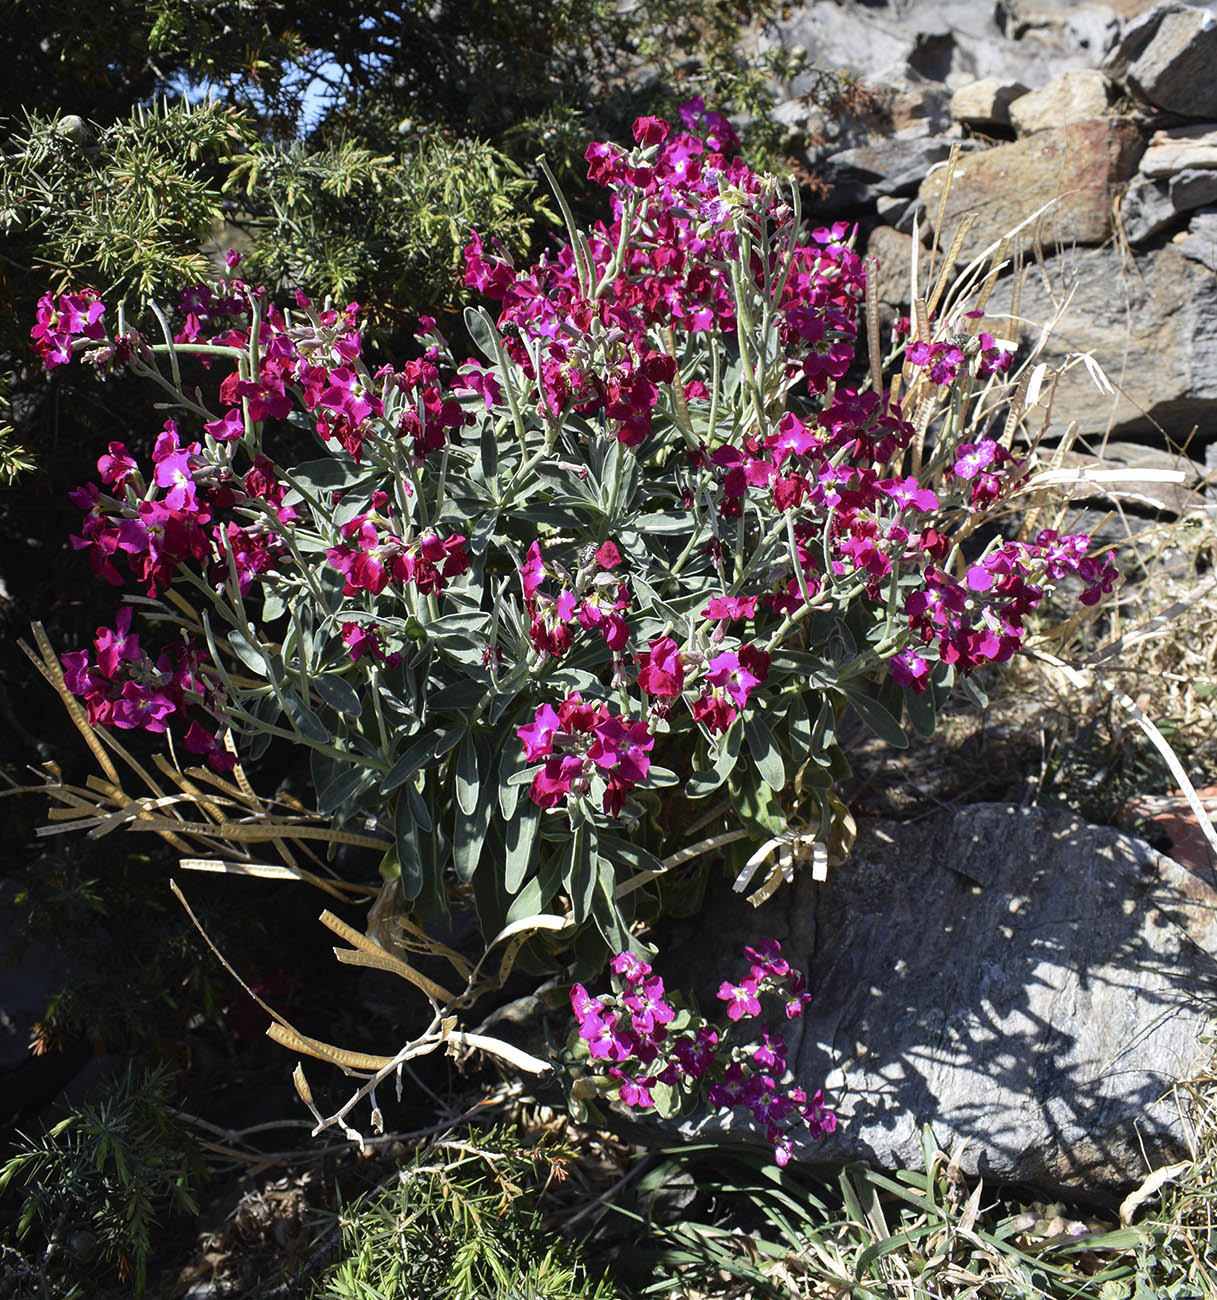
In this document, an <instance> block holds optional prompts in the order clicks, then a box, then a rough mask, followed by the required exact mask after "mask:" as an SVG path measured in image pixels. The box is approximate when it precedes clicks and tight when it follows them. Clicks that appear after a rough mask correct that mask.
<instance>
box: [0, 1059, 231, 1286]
mask: <svg viewBox="0 0 1217 1300" xmlns="http://www.w3.org/2000/svg"><path fill="white" fill-rule="evenodd" d="M205 1172H206V1169H205V1166H204V1165H203V1162H202V1158H201V1157H200V1155H199V1153H198V1151H197V1149H196V1148H195V1146H194V1145H193V1143H192V1142H191V1140H190V1138H189V1135H188V1134H187V1133H186V1132H185V1130H184V1129H182V1127H181V1126H180V1124H179V1123H178V1122H177V1120H176V1118H175V1116H174V1113H173V1110H172V1107H171V1104H170V1098H169V1079H168V1076H167V1074H166V1073H165V1071H164V1070H163V1069H161V1068H159V1067H158V1068H155V1069H152V1070H149V1071H147V1072H145V1073H142V1074H139V1075H137V1074H136V1073H134V1072H133V1071H132V1070H131V1069H130V1068H129V1067H128V1070H127V1072H126V1074H125V1075H123V1076H122V1077H120V1078H119V1079H117V1080H116V1081H115V1082H114V1083H113V1084H112V1085H111V1086H110V1088H109V1089H108V1090H107V1091H106V1092H105V1093H104V1094H103V1095H102V1097H101V1098H100V1099H99V1100H98V1101H95V1102H86V1103H84V1104H82V1105H81V1106H79V1107H77V1108H75V1109H73V1110H72V1111H71V1112H69V1114H68V1116H67V1117H66V1118H65V1119H62V1120H60V1121H59V1123H58V1124H56V1125H55V1126H54V1127H53V1128H51V1129H50V1130H48V1131H47V1132H46V1133H45V1134H43V1136H42V1137H40V1138H23V1139H22V1144H21V1146H20V1147H19V1149H18V1151H17V1154H16V1155H14V1156H13V1157H12V1158H11V1159H10V1160H9V1161H8V1163H7V1164H6V1165H5V1166H4V1168H3V1170H0V1192H2V1191H5V1190H7V1189H8V1187H9V1186H10V1184H12V1185H13V1186H15V1187H18V1188H20V1189H21V1190H22V1191H23V1192H24V1201H23V1203H22V1207H21V1215H20V1219H19V1221H18V1224H17V1228H16V1236H17V1240H18V1241H19V1242H21V1243H22V1245H23V1247H25V1249H24V1250H23V1252H22V1253H23V1254H25V1255H27V1257H29V1258H31V1259H32V1260H36V1261H37V1267H36V1268H35V1272H37V1273H39V1274H40V1275H41V1279H42V1286H43V1288H44V1289H43V1290H42V1291H40V1292H35V1293H34V1294H37V1295H45V1296H47V1297H50V1296H55V1297H56V1298H57V1300H70V1298H71V1297H77V1296H80V1297H83V1296H88V1295H93V1296H96V1295H97V1294H98V1289H97V1280H98V1279H97V1265H98V1263H99V1262H100V1263H104V1264H105V1265H107V1266H108V1268H109V1269H111V1270H113V1273H112V1276H113V1277H117V1279H118V1280H120V1281H122V1282H124V1283H128V1284H129V1286H130V1288H131V1289H132V1290H133V1291H134V1293H135V1294H136V1295H137V1296H138V1295H141V1294H142V1293H143V1290H144V1287H145V1285H146V1281H147V1273H148V1259H149V1256H150V1254H151V1251H152V1246H153V1242H152V1233H153V1230H154V1229H155V1227H156V1225H157V1222H158V1220H159V1219H160V1218H161V1217H162V1216H163V1215H164V1214H166V1213H188V1214H197V1213H198V1208H197V1206H196V1205H195V1202H194V1197H193V1194H192V1189H193V1187H194V1185H195V1184H196V1183H197V1182H198V1181H199V1180H200V1178H201V1177H202V1176H203V1175H204V1174H205Z"/></svg>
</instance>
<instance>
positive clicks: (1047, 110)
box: [1010, 68, 1108, 135]
mask: <svg viewBox="0 0 1217 1300" xmlns="http://www.w3.org/2000/svg"><path fill="white" fill-rule="evenodd" d="M1107 92H1108V83H1107V78H1106V77H1104V76H1103V74H1102V73H1101V72H1097V71H1095V69H1093V68H1070V69H1068V70H1066V71H1065V72H1060V73H1058V74H1057V75H1056V76H1055V77H1053V78H1052V80H1051V81H1050V82H1049V83H1048V84H1047V85H1046V86H1045V87H1044V88H1043V90H1033V91H1031V92H1029V93H1028V94H1026V95H1023V96H1022V97H1021V98H1019V99H1016V100H1015V101H1014V103H1013V104H1011V105H1010V122H1011V125H1012V126H1013V127H1014V129H1015V130H1016V131H1017V132H1018V133H1019V135H1031V134H1032V133H1033V132H1035V131H1048V130H1051V129H1053V128H1054V127H1060V126H1070V125H1072V124H1073V123H1074V122H1085V121H1087V120H1088V119H1090V118H1092V117H1103V116H1104V115H1105V114H1106V113H1107V104H1108V93H1107Z"/></svg>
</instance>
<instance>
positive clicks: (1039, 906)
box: [669, 804, 1217, 1191]
mask: <svg viewBox="0 0 1217 1300" xmlns="http://www.w3.org/2000/svg"><path fill="white" fill-rule="evenodd" d="M1212 880H1213V877H1212V873H1211V872H1204V873H1201V874H1193V873H1192V872H1190V871H1187V870H1185V869H1184V868H1182V867H1180V866H1179V865H1178V864H1177V863H1175V862H1173V861H1171V860H1170V859H1169V858H1164V857H1162V856H1161V855H1160V854H1158V853H1156V852H1155V851H1154V850H1153V849H1151V848H1150V847H1149V846H1148V845H1147V844H1145V843H1144V842H1143V841H1141V840H1138V839H1135V838H1133V837H1132V836H1129V835H1125V834H1123V833H1121V832H1119V831H1116V830H1112V829H1109V828H1104V827H1094V826H1088V825H1086V824H1084V823H1082V822H1080V821H1079V820H1077V819H1076V818H1075V817H1074V816H1073V815H1072V814H1070V813H1068V812H1059V811H1052V810H1048V809H1043V808H1015V807H1012V806H1009V805H1002V804H979V805H974V806H972V807H968V808H964V809H962V810H960V811H959V812H955V813H952V812H950V811H942V812H936V813H934V814H933V815H932V816H930V817H926V818H922V819H921V820H918V821H913V822H904V823H901V822H882V821H878V822H872V823H869V824H866V823H864V824H863V826H862V827H861V833H860V836H859V840H858V844H857V846H856V847H855V850H854V853H853V856H852V857H851V858H850V860H849V861H848V862H847V863H846V864H845V865H843V866H841V867H838V868H836V869H835V870H832V871H830V873H829V878H828V881H827V882H826V883H824V884H816V883H815V882H813V881H812V880H811V879H810V877H809V876H807V875H801V876H799V877H798V879H797V880H796V882H795V884H794V885H793V886H792V887H791V888H790V889H789V890H788V891H787V892H786V893H785V895H783V896H781V897H782V902H781V903H778V902H775V903H773V904H770V905H768V906H767V907H762V908H761V909H760V910H759V912H758V913H757V914H756V915H755V916H753V915H751V914H748V913H747V912H746V909H744V908H743V907H742V906H740V908H739V909H738V910H737V911H736V912H735V914H734V917H733V918H732V921H733V925H732V926H731V928H734V929H735V930H736V932H735V933H725V932H724V931H727V930H728V925H727V924H726V923H725V918H724V917H720V918H719V924H717V925H716V928H715V942H714V949H715V952H716V953H734V952H736V951H738V949H739V945H740V944H742V943H744V942H749V941H755V940H756V939H757V938H760V937H762V936H774V937H776V938H778V939H780V940H781V941H782V947H783V954H784V955H785V956H787V957H788V958H789V960H790V961H791V963H792V964H793V965H796V966H799V967H801V968H803V969H805V970H807V972H808V975H809V979H810V987H811V989H812V990H813V993H814V1000H813V1001H812V1003H811V1005H810V1006H809V1007H808V1008H807V1011H806V1013H805V1015H804V1019H803V1020H802V1022H791V1023H790V1024H789V1025H786V1026H784V1030H785V1033H786V1037H787V1042H788V1045H789V1048H790V1059H791V1061H792V1066H793V1069H794V1071H795V1074H796V1076H797V1080H798V1082H799V1083H801V1084H802V1086H804V1087H805V1088H807V1089H809V1090H814V1089H815V1088H818V1087H820V1086H821V1085H824V1086H825V1091H826V1093H827V1094H828V1096H829V1098H830V1100H831V1102H832V1103H833V1104H834V1105H835V1106H836V1108H837V1109H838V1111H839V1113H840V1115H841V1118H842V1123H841V1124H840V1126H839V1127H838V1129H837V1132H836V1133H835V1134H833V1135H832V1136H831V1137H829V1138H827V1139H826V1140H825V1141H823V1142H822V1143H807V1144H801V1145H799V1146H798V1147H796V1159H798V1160H802V1161H807V1162H814V1163H817V1164H818V1163H827V1162H832V1163H834V1164H835V1163H840V1162H844V1161H852V1160H864V1161H867V1162H869V1163H871V1164H877V1165H880V1166H883V1167H886V1168H889V1169H892V1168H920V1167H921V1166H922V1154H921V1145H920V1143H921V1129H922V1126H923V1125H925V1124H929V1125H930V1126H931V1127H932V1129H933V1132H934V1136H935V1138H936V1139H937V1141H938V1142H939V1144H940V1145H941V1146H942V1147H943V1148H944V1149H945V1150H947V1151H949V1152H952V1153H954V1154H956V1155H957V1156H958V1157H959V1158H960V1164H961V1167H962V1168H963V1169H964V1170H965V1171H966V1172H967V1173H968V1174H981V1175H984V1176H985V1177H987V1178H993V1179H996V1180H1001V1181H1020V1182H1021V1181H1028V1182H1033V1183H1036V1184H1039V1185H1041V1186H1049V1187H1053V1188H1063V1187H1075V1188H1076V1187H1082V1188H1085V1189H1086V1190H1087V1191H1094V1190H1096V1189H1097V1185H1098V1184H1109V1185H1110V1184H1121V1183H1128V1182H1131V1181H1133V1180H1137V1179H1139V1178H1140V1177H1142V1176H1143V1175H1144V1173H1145V1169H1146V1166H1145V1161H1146V1159H1148V1160H1149V1161H1150V1162H1151V1163H1152V1164H1159V1163H1165V1162H1167V1161H1170V1160H1178V1159H1180V1158H1183V1157H1186V1154H1187V1149H1186V1142H1185V1135H1184V1133H1183V1131H1182V1123H1181V1120H1180V1117H1179V1114H1178V1110H1177V1107H1176V1106H1175V1105H1174V1103H1173V1102H1172V1101H1171V1099H1170V1097H1169V1095H1167V1096H1166V1098H1165V1100H1164V1099H1163V1097H1164V1094H1169V1089H1170V1086H1171V1084H1172V1083H1173V1082H1174V1080H1175V1079H1177V1078H1178V1077H1180V1076H1181V1075H1183V1074H1185V1073H1186V1072H1187V1071H1188V1069H1189V1067H1190V1066H1191V1065H1192V1064H1193V1062H1194V1061H1195V1060H1196V1059H1197V1058H1198V1056H1199V1054H1200V1053H1201V1052H1202V1051H1203V1049H1202V1048H1201V1047H1199V1046H1198V1043H1197V1039H1198V1037H1199V1035H1200V1034H1202V1033H1204V1032H1205V1031H1206V1030H1207V1028H1208V1026H1209V1023H1210V1019H1209V1012H1208V1008H1207V1007H1206V1006H1205V1005H1204V1003H1203V1001H1202V999H1201V998H1198V997H1197V996H1196V990H1197V989H1203V988H1205V987H1211V985H1212V981H1213V978H1214V976H1217V960H1215V959H1214V957H1213V956H1212V954H1213V952H1214V946H1215V945H1217V891H1215V890H1214V888H1213V883H1212ZM669 951H670V952H672V953H673V964H674V965H675V964H676V963H677V962H679V961H680V960H681V953H680V951H679V947H677V948H676V949H673V948H672V947H671V946H669ZM706 955H707V949H706V939H705V929H704V922H703V926H702V927H701V928H699V929H698V931H697V933H696V934H690V936H689V938H688V939H687V947H686V949H685V951H684V954H683V959H684V960H685V961H687V962H689V963H691V964H692V965H693V967H694V968H695V969H700V970H701V971H702V972H703V973H704V975H705V976H706V977H707V986H709V983H710V980H711V979H712V980H718V979H722V978H735V974H734V970H733V968H730V969H729V963H728V964H724V965H722V966H721V967H720V966H718V965H716V966H715V969H714V971H713V972H710V971H709V970H708V969H707V962H706ZM673 982H674V981H673ZM713 996H714V995H713V990H712V989H711V990H710V991H709V992H708V997H709V999H710V1000H711V1002H712V1001H713ZM724 1128H725V1129H726V1130H727V1131H728V1132H730V1133H734V1134H738V1135H739V1136H740V1137H741V1139H742V1140H747V1138H748V1136H749V1135H750V1130H749V1129H748V1127H747V1125H746V1124H745V1122H744V1121H743V1120H742V1119H741V1117H740V1115H739V1114H738V1113H733V1114H732V1115H731V1116H730V1117H729V1118H728V1119H727V1120H726V1121H722V1120H718V1119H708V1120H704V1121H702V1122H701V1123H700V1124H690V1125H686V1126H685V1131H686V1133H687V1135H688V1136H689V1137H691V1138H695V1137H700V1136H702V1135H704V1134H707V1133H710V1132H715V1131H720V1132H721V1131H722V1130H723V1129H724ZM752 1140H754V1141H755V1140H756V1138H755V1137H753V1138H752Z"/></svg>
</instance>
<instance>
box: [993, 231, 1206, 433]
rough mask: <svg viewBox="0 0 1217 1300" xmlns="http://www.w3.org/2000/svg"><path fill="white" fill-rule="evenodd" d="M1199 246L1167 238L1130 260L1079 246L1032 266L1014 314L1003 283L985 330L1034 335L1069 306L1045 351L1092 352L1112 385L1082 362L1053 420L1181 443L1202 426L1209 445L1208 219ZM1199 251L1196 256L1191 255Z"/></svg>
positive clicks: (1059, 425)
mask: <svg viewBox="0 0 1217 1300" xmlns="http://www.w3.org/2000/svg"><path fill="white" fill-rule="evenodd" d="M1199 215H1200V214H1196V215H1194V216H1193V218H1192V221H1193V225H1195V226H1196V228H1197V230H1198V232H1199V235H1198V237H1197V239H1196V240H1195V246H1194V248H1192V247H1189V246H1186V245H1185V246H1176V245H1174V244H1167V245H1166V246H1165V247H1163V248H1159V249H1156V250H1154V251H1152V252H1147V253H1138V254H1137V255H1136V256H1135V258H1133V259H1129V258H1128V257H1127V256H1126V255H1125V254H1123V253H1121V251H1120V250H1119V249H1117V248H1114V247H1108V248H1097V249H1073V250H1069V251H1066V252H1063V253H1061V254H1060V255H1059V256H1057V257H1053V258H1049V259H1048V260H1047V261H1046V262H1045V264H1044V273H1043V274H1042V275H1041V274H1040V273H1039V271H1038V270H1035V269H1033V270H1031V272H1030V273H1029V274H1028V275H1027V277H1026V280H1025V283H1024V284H1023V287H1022V291H1021V295H1020V298H1019V309H1018V310H1019V319H1018V320H1011V319H1010V318H1009V317H1008V316H1007V315H1006V313H1008V311H1009V309H1010V303H1011V285H1010V283H1009V281H1006V282H1003V283H1000V284H999V285H998V286H997V288H996V290H995V291H994V293H993V296H992V298H991V299H990V300H989V304H988V320H987V323H986V328H987V329H988V330H989V331H990V332H991V333H993V334H996V335H1000V336H1003V337H1007V338H1014V339H1018V338H1020V337H1021V338H1022V339H1023V341H1024V342H1031V341H1032V340H1034V339H1037V338H1038V337H1039V332H1040V326H1041V325H1042V324H1043V323H1045V322H1047V321H1049V320H1052V319H1053V317H1054V315H1055V314H1056V311H1057V304H1058V303H1061V302H1063V303H1064V304H1065V307H1064V310H1063V312H1062V313H1061V314H1060V316H1059V320H1058V323H1057V326H1056V329H1055V331H1054V332H1053V334H1052V336H1051V337H1050V338H1049V339H1048V342H1047V346H1046V349H1045V352H1044V354H1043V356H1044V359H1045V360H1047V361H1049V362H1051V363H1053V364H1057V365H1059V364H1061V363H1063V362H1064V361H1065V359H1066V357H1067V356H1068V355H1069V354H1071V353H1073V354H1077V353H1089V354H1090V355H1091V356H1092V357H1093V358H1094V360H1095V361H1096V362H1097V363H1098V364H1099V366H1100V367H1101V368H1102V369H1103V371H1104V372H1105V373H1106V375H1107V377H1108V379H1109V380H1110V382H1111V384H1112V385H1113V387H1114V390H1115V391H1114V392H1113V393H1111V394H1105V393H1102V392H1100V391H1099V389H1098V388H1097V387H1096V386H1095V382H1094V380H1093V379H1092V378H1091V377H1090V375H1089V374H1088V373H1087V371H1086V369H1085V367H1083V366H1081V365H1074V366H1073V368H1072V369H1070V370H1069V371H1068V372H1067V373H1066V374H1064V375H1063V376H1062V377H1061V380H1060V382H1059V383H1058V384H1057V386H1056V390H1055V393H1054V394H1053V402H1052V427H1053V429H1055V430H1058V431H1063V430H1064V429H1065V428H1066V427H1067V426H1068V425H1069V424H1070V423H1071V422H1074V421H1076V422H1077V424H1078V428H1079V431H1080V432H1081V433H1082V434H1083V435H1084V436H1091V437H1101V436H1102V435H1103V434H1104V433H1106V432H1108V431H1109V430H1110V431H1111V432H1112V434H1113V436H1116V437H1127V436H1129V435H1132V436H1141V435H1153V436H1160V434H1159V430H1163V429H1164V430H1166V432H1167V433H1168V434H1169V435H1170V436H1171V437H1172V438H1173V439H1174V440H1175V442H1176V443H1181V442H1183V441H1184V440H1185V439H1186V438H1187V436H1188V434H1189V433H1190V431H1191V429H1192V427H1193V426H1199V440H1200V442H1201V443H1204V442H1208V441H1211V440H1212V439H1213V437H1214V436H1217V279H1214V276H1213V273H1212V270H1211V269H1209V267H1207V266H1206V265H1205V264H1204V261H1203V255H1204V249H1205V245H1204V240H1203V232H1204V224H1203V222H1198V221H1197V217H1198V216H1199ZM1189 254H1191V255H1189Z"/></svg>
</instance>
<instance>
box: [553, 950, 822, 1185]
mask: <svg viewBox="0 0 1217 1300" xmlns="http://www.w3.org/2000/svg"><path fill="white" fill-rule="evenodd" d="M744 955H745V957H747V958H748V960H749V961H750V962H751V967H750V972H749V975H748V976H747V978H746V979H744V980H742V981H741V982H740V983H739V984H738V985H733V984H730V983H727V982H724V983H723V985H722V987H721V988H720V989H719V994H718V996H719V998H720V999H722V1000H723V1001H725V1002H726V1003H727V1017H728V1021H729V1023H728V1024H719V1025H717V1026H716V1025H714V1024H712V1023H710V1022H709V1021H707V1020H704V1019H702V1018H701V1017H699V1016H696V1015H693V1014H691V1013H689V1012H687V1011H686V1012H678V1011H677V1009H676V1006H675V1005H674V1003H673V1001H671V1000H669V999H668V998H667V997H665V994H664V985H663V980H662V979H661V978H660V977H659V976H658V975H655V974H654V973H653V971H652V969H651V967H650V965H649V964H648V963H647V962H644V961H642V960H641V959H640V958H638V957H637V956H636V955H635V954H634V953H632V952H623V953H620V954H618V955H617V956H616V957H614V958H613V961H612V970H613V974H614V975H615V976H616V977H617V979H616V980H615V981H614V983H615V985H616V990H615V992H614V993H612V994H606V995H603V996H601V997H596V998H593V997H592V996H591V995H590V994H589V993H588V991H587V989H586V988H584V987H583V985H582V984H576V985H575V986H574V987H573V988H572V989H571V993H570V1002H571V1009H572V1011H573V1012H574V1015H575V1019H576V1021H577V1022H578V1036H579V1038H580V1039H581V1040H582V1041H583V1042H584V1043H585V1044H586V1045H587V1053H588V1056H589V1058H590V1059H591V1060H593V1061H598V1062H604V1071H605V1074H606V1075H607V1077H608V1078H609V1079H610V1080H612V1081H613V1082H614V1083H615V1084H616V1085H617V1086H616V1093H617V1099H618V1100H619V1101H621V1102H622V1103H623V1104H624V1105H626V1106H634V1107H651V1106H654V1105H655V1095H654V1089H655V1087H656V1085H657V1084H665V1085H668V1086H669V1087H672V1088H675V1089H677V1090H678V1091H679V1092H680V1094H681V1096H682V1099H683V1100H686V1101H694V1100H696V1099H697V1098H699V1097H701V1096H704V1098H705V1100H706V1101H707V1102H708V1103H709V1104H710V1105H711V1106H714V1107H716V1108H717V1109H720V1110H731V1109H733V1108H734V1107H737V1106H739V1107H745V1108H746V1109H747V1110H749V1111H750V1112H751V1114H752V1117H753V1119H754V1120H755V1121H756V1123H757V1124H758V1125H759V1126H760V1127H762V1128H763V1129H764V1132H765V1138H766V1141H768V1142H769V1143H770V1145H771V1146H772V1147H773V1151H774V1160H775V1161H776V1162H777V1163H778V1164H779V1165H785V1164H786V1163H787V1161H789V1159H790V1157H791V1155H792V1154H793V1152H794V1141H793V1135H794V1133H795V1131H796V1128H797V1127H798V1126H800V1125H805V1126H806V1128H807V1129H808V1131H809V1133H810V1135H811V1136H812V1137H815V1138H820V1137H824V1136H826V1135H827V1134H829V1133H832V1132H833V1131H834V1130H835V1128H836V1126H837V1117H836V1115H835V1114H834V1113H833V1112H832V1111H831V1110H828V1109H826V1108H825V1106H824V1097H823V1094H822V1093H821V1092H818V1091H817V1092H816V1093H815V1094H814V1095H813V1096H811V1097H809V1096H808V1095H807V1093H806V1091H805V1090H804V1089H803V1088H800V1087H798V1086H797V1085H793V1084H786V1083H784V1082H783V1080H784V1078H785V1076H786V1074H787V1072H788V1065H787V1059H786V1044H785V1041H784V1040H783V1039H782V1037H781V1035H780V1034H773V1035H771V1034H769V1033H768V1032H767V1031H762V1032H761V1034H760V1037H759V1038H756V1037H753V1038H751V1039H749V1040H747V1041H735V1040H736V1039H738V1038H739V1034H738V1032H737V1026H738V1025H739V1022H740V1021H742V1020H747V1019H752V1018H754V1017H757V1016H759V1015H760V1014H761V1001H760V999H761V998H762V997H777V998H780V999H781V1000H782V1001H783V1002H784V1004H785V1010H786V1016H787V1018H788V1019H792V1018H795V1017H798V1016H800V1015H802V1012H803V1008H804V1006H805V1005H806V1004H807V1002H808V1001H809V1000H810V995H809V994H808V993H807V992H806V980H805V978H804V977H803V975H802V974H801V973H800V972H797V971H793V970H792V969H791V967H790V964H789V963H788V962H787V961H786V959H785V958H784V957H782V955H781V945H780V944H779V943H778V942H777V940H775V939H769V940H765V941H764V942H762V943H760V944H758V945H757V947H755V948H752V947H747V948H745V949H744ZM678 1026H679V1027H678Z"/></svg>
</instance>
